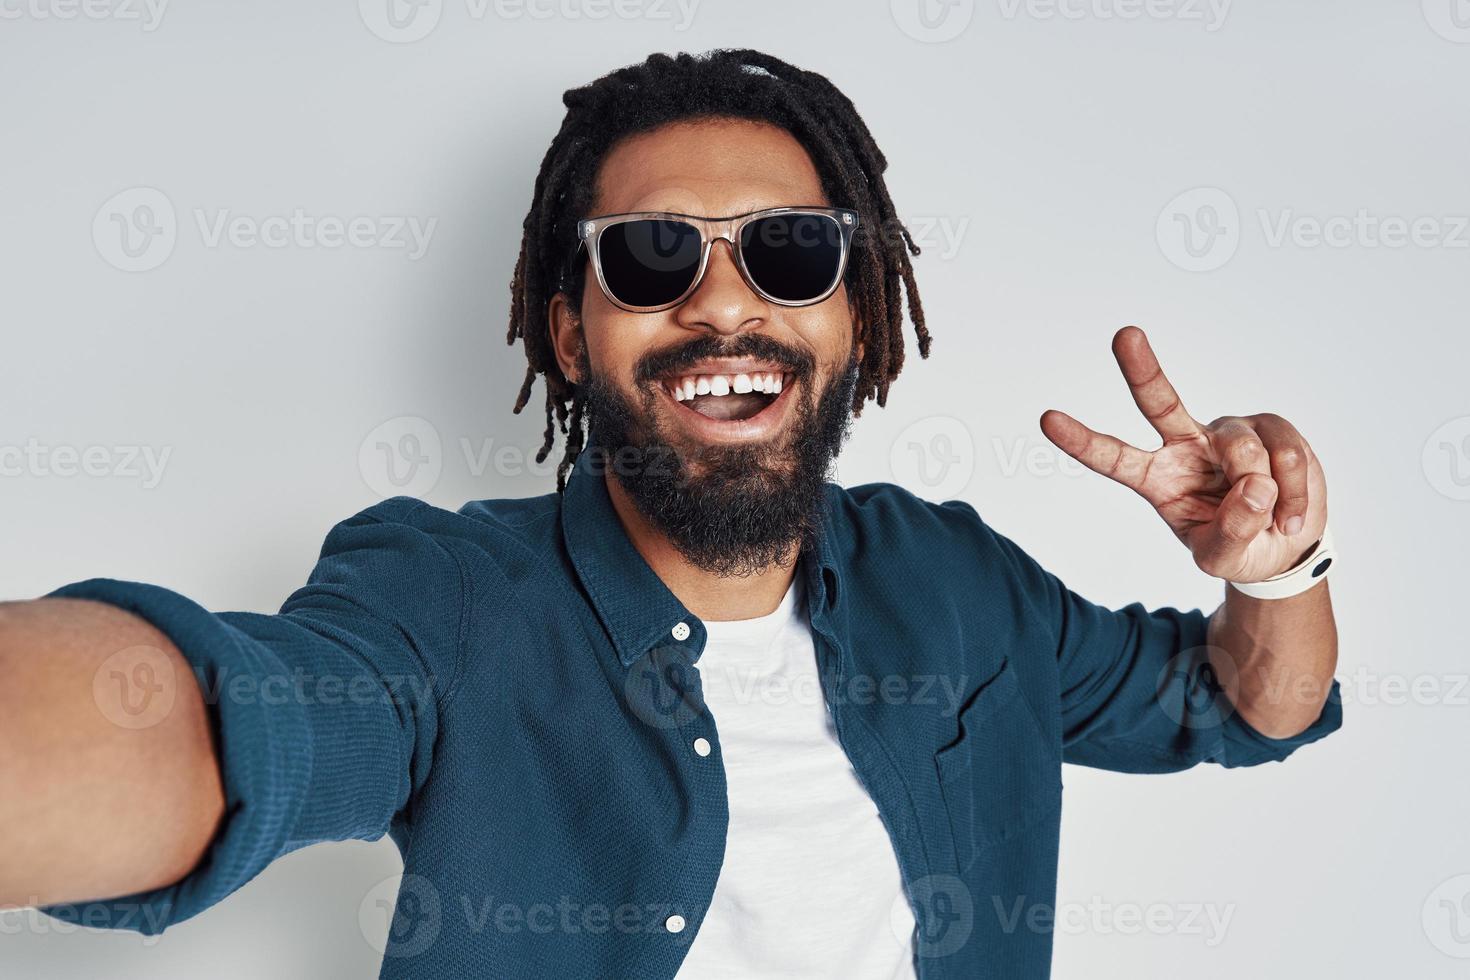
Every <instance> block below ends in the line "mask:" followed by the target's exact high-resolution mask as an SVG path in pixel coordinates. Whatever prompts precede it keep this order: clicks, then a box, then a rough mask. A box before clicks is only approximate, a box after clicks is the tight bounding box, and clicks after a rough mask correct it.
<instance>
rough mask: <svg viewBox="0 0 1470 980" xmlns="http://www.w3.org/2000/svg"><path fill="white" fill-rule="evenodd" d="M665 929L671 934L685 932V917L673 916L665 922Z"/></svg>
mask: <svg viewBox="0 0 1470 980" xmlns="http://www.w3.org/2000/svg"><path fill="white" fill-rule="evenodd" d="M664 928H665V929H667V930H669V932H683V931H684V917H683V916H682V915H671V916H669V917H668V918H667V919H665V920H664Z"/></svg>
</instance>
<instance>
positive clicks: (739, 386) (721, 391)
mask: <svg viewBox="0 0 1470 980" xmlns="http://www.w3.org/2000/svg"><path fill="white" fill-rule="evenodd" d="M785 378H786V376H785V375H784V374H783V373H781V372H780V371H776V372H756V373H754V374H699V375H695V374H690V375H685V376H684V377H682V378H672V379H670V380H668V381H666V382H664V389H665V390H666V391H668V393H669V394H670V395H672V396H673V398H674V400H675V401H680V402H687V401H689V400H690V399H691V398H694V397H695V396H697V395H715V396H721V395H728V394H730V393H731V392H732V391H733V392H734V393H735V394H737V395H743V394H745V393H746V392H751V391H759V392H761V393H763V394H767V395H779V394H780V393H781V388H782V387H783V386H784V383H785Z"/></svg>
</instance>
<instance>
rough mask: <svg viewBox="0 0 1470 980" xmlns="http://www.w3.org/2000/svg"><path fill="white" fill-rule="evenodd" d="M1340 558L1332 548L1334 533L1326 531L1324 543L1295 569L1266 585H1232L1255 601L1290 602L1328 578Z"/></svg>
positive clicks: (1260, 583)
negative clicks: (1281, 600) (1280, 600)
mask: <svg viewBox="0 0 1470 980" xmlns="http://www.w3.org/2000/svg"><path fill="white" fill-rule="evenodd" d="M1336 558H1337V551H1336V550H1335V549H1334V548H1333V547H1332V530H1331V528H1328V527H1323V528H1322V539H1321V540H1320V541H1318V542H1317V547H1315V548H1313V549H1312V552H1311V554H1309V555H1307V557H1306V558H1304V559H1302V561H1301V562H1300V563H1298V564H1297V565H1296V566H1295V567H1293V568H1289V569H1287V570H1286V571H1284V572H1282V573H1281V574H1280V575H1276V576H1273V577H1271V578H1268V579H1266V580H1265V581H1262V582H1231V583H1230V585H1231V586H1232V587H1234V588H1235V589H1237V590H1238V591H1240V592H1243V593H1244V594H1246V595H1248V596H1250V597H1251V598H1253V599H1286V598H1288V597H1290V596H1294V595H1300V594H1301V593H1303V592H1305V591H1307V590H1308V589H1310V588H1311V587H1312V586H1314V585H1316V584H1317V583H1318V582H1321V581H1324V580H1325V579H1326V578H1327V572H1328V570H1329V569H1330V568H1331V567H1332V565H1333V563H1334V561H1335V560H1336Z"/></svg>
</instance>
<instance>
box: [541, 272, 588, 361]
mask: <svg viewBox="0 0 1470 980" xmlns="http://www.w3.org/2000/svg"><path fill="white" fill-rule="evenodd" d="M546 326H547V329H549V330H550V331H551V349H552V350H554V351H555V352H556V363H557V366H558V367H560V368H561V373H562V377H564V378H566V379H567V380H568V381H570V382H571V383H572V384H579V383H580V382H581V381H582V380H583V379H582V378H579V377H577V369H578V354H580V353H581V351H582V346H583V343H584V338H583V336H582V318H581V317H580V316H578V315H577V311H576V310H574V309H573V308H572V301H571V297H569V296H568V295H567V294H566V293H557V294H556V295H555V296H553V297H551V302H550V303H548V304H546Z"/></svg>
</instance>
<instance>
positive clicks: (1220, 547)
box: [1194, 473, 1278, 578]
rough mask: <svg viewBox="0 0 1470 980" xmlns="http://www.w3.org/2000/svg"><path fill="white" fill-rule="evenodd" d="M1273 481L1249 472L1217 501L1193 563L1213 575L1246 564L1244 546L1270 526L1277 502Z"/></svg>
mask: <svg viewBox="0 0 1470 980" xmlns="http://www.w3.org/2000/svg"><path fill="white" fill-rule="evenodd" d="M1277 492H1278V491H1277V487H1276V481H1275V480H1273V479H1271V478H1270V477H1269V476H1265V475H1263V474H1261V473H1248V474H1246V475H1245V476H1244V477H1242V478H1241V479H1239V480H1237V481H1236V483H1235V486H1233V487H1231V488H1230V492H1229V493H1227V494H1226V495H1225V498H1224V499H1223V500H1221V501H1220V506H1219V507H1218V508H1217V509H1216V510H1215V519H1214V520H1213V521H1211V522H1210V523H1209V524H1207V525H1205V527H1204V531H1205V533H1204V534H1203V535H1202V536H1201V541H1200V543H1199V545H1198V546H1197V547H1196V548H1195V549H1194V560H1195V564H1197V565H1199V567H1200V568H1201V569H1203V570H1204V571H1206V572H1208V573H1209V574H1211V575H1214V576H1215V577H1216V578H1229V577H1231V576H1232V575H1233V574H1236V573H1237V572H1239V570H1240V569H1241V568H1243V567H1244V566H1245V553H1246V549H1248V548H1249V547H1250V544H1251V542H1252V541H1254V540H1255V539H1256V535H1258V534H1260V533H1261V532H1262V531H1264V530H1265V529H1266V528H1268V527H1270V526H1271V508H1272V507H1273V506H1274V505H1275V503H1276V496H1277Z"/></svg>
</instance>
